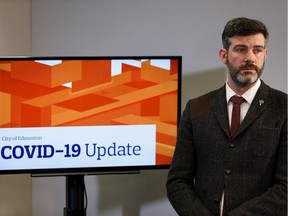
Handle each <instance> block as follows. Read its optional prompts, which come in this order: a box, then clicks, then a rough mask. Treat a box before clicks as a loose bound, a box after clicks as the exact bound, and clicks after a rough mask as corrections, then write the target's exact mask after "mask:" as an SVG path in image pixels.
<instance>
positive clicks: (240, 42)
mask: <svg viewBox="0 0 288 216" xmlns="http://www.w3.org/2000/svg"><path fill="white" fill-rule="evenodd" d="M268 37H269V34H268V31H267V28H266V26H265V25H264V24H263V23H262V22H260V21H257V20H252V19H248V18H244V17H240V18H235V19H232V20H230V21H229V22H228V23H227V24H226V26H225V28H224V31H223V34H222V42H223V48H222V49H220V51H219V56H220V58H221V60H222V62H223V63H224V64H226V65H227V68H228V77H227V82H226V84H225V85H224V86H223V87H222V88H220V89H218V90H215V91H213V92H210V93H208V94H206V95H203V96H201V97H199V98H196V99H192V100H190V101H189V102H188V103H187V105H186V107H185V110H184V112H183V115H182V118H181V121H180V125H179V131H178V137H177V144H176V148H175V153H174V157H173V161H172V165H171V167H170V170H169V174H168V179H167V194H168V198H169V200H170V202H171V204H172V206H173V207H174V209H175V210H176V211H177V213H178V214H179V215H180V216H195V215H199V216H206V215H207V216H208V215H217V216H219V215H229V216H236V215H237V216H238V215H239V216H248V215H249V216H266V215H267V216H268V215H274V216H278V215H279V216H281V215H287V191H286V190H287V94H285V93H282V92H280V91H277V90H275V89H272V88H270V87H269V86H268V85H266V84H265V83H264V82H263V81H262V80H260V79H259V77H260V76H261V74H262V71H263V68H264V65H265V60H266V56H267V41H268ZM233 95H236V96H237V97H238V98H239V97H241V98H244V100H243V101H244V102H243V103H242V104H241V105H239V106H240V108H241V112H240V113H241V115H240V121H241V125H240V126H239V128H238V129H237V131H236V132H235V133H234V134H232V127H233V128H234V126H232V125H231V124H233V125H234V123H232V122H234V120H232V112H234V111H232V109H233V106H234V105H233V104H232V101H231V98H232V96H233ZM235 107H236V105H235ZM233 116H234V114H233ZM233 118H234V117H233ZM238 124H239V123H238ZM230 125H231V126H230ZM230 127H231V130H230ZM233 130H234V129H233Z"/></svg>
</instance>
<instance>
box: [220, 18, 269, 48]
mask: <svg viewBox="0 0 288 216" xmlns="http://www.w3.org/2000/svg"><path fill="white" fill-rule="evenodd" d="M259 33H261V34H263V36H264V38H265V46H266V45H267V42H268V38H269V32H268V29H267V27H266V26H265V25H264V24H263V23H262V22H261V21H259V20H254V19H249V18H246V17H238V18H234V19H231V20H229V21H228V22H227V24H226V25H225V27H224V30H223V33H222V43H223V47H224V48H225V49H227V50H228V48H229V46H230V40H229V39H230V38H231V37H233V36H250V35H255V34H259Z"/></svg>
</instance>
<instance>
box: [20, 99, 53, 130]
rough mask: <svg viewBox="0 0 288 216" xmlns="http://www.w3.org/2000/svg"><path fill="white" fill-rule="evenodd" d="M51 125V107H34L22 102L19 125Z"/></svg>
mask: <svg viewBox="0 0 288 216" xmlns="http://www.w3.org/2000/svg"><path fill="white" fill-rule="evenodd" d="M45 126H51V107H50V106H48V107H42V108H40V107H35V106H31V105H29V104H24V103H23V104H22V107H21V127H45Z"/></svg>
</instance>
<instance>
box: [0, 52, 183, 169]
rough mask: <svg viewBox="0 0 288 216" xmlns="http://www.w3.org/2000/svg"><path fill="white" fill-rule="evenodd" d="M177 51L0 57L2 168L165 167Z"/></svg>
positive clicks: (172, 137)
mask: <svg viewBox="0 0 288 216" xmlns="http://www.w3.org/2000/svg"><path fill="white" fill-rule="evenodd" d="M181 63H182V58H181V56H130V57H125V56H117V57H103V56H101V57H99V56H85V57H83V56H77V57H73V56H60V57H59V56H57V57H1V58H0V107H1V108H0V109H1V112H0V174H16V173H30V174H51V175H52V174H73V173H81V174H82V173H84V174H85V173H87V174H89V173H97V172H104V173H105V172H118V171H119V172H121V171H133V170H142V169H159V168H168V167H169V165H170V163H171V160H172V156H173V152H174V148H175V143H176V134H177V127H178V121H179V117H180V110H181V109H180V104H181V103H180V100H181V99H180V97H181Z"/></svg>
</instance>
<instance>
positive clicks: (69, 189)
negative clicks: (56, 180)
mask: <svg viewBox="0 0 288 216" xmlns="http://www.w3.org/2000/svg"><path fill="white" fill-rule="evenodd" d="M84 193H85V183H84V175H67V176H66V207H65V208H64V216H86V208H85V206H84V197H85V194H84Z"/></svg>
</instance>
